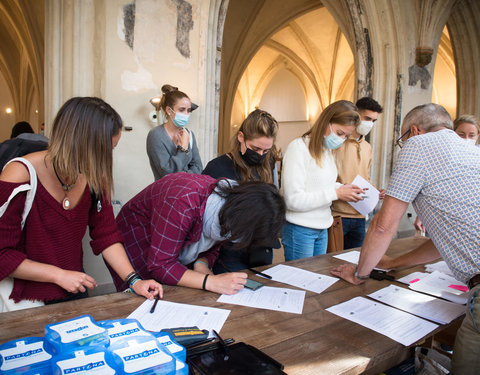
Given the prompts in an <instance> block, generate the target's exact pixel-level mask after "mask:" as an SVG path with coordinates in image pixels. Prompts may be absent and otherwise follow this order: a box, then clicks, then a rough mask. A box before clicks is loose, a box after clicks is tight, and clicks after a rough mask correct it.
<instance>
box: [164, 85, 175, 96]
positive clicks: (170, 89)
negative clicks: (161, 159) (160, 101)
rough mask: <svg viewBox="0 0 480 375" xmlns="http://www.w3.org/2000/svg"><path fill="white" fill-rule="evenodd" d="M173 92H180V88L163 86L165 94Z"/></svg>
mask: <svg viewBox="0 0 480 375" xmlns="http://www.w3.org/2000/svg"><path fill="white" fill-rule="evenodd" d="M173 91H178V87H174V86H172V85H168V84H167V85H163V86H162V92H163V93H164V94H168V93H169V92H173Z"/></svg>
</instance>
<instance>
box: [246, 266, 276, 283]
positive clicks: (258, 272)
mask: <svg viewBox="0 0 480 375" xmlns="http://www.w3.org/2000/svg"><path fill="white" fill-rule="evenodd" d="M247 269H248V270H250V271H252V272H253V273H256V274H257V275H260V276H263V277H266V278H267V279H270V280H271V279H272V276H270V275H267V274H266V273H263V272H260V271H257V270H254V269H253V268H250V267H248V268H247Z"/></svg>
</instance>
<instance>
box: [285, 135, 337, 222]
mask: <svg viewBox="0 0 480 375" xmlns="http://www.w3.org/2000/svg"><path fill="white" fill-rule="evenodd" d="M336 180H337V168H336V166H335V161H334V159H333V156H332V152H331V151H330V150H326V151H325V154H324V156H323V158H322V166H321V167H320V166H319V165H318V164H317V163H316V161H315V159H314V158H313V157H312V156H311V155H310V152H309V151H308V138H306V139H304V138H296V139H294V140H293V141H292V142H291V143H290V144H289V145H288V147H287V150H286V152H285V156H284V157H283V167H282V190H283V196H284V198H285V203H286V205H287V221H288V222H290V223H292V224H296V225H301V226H304V227H308V228H315V229H326V228H328V227H330V226H331V225H332V222H333V218H332V214H331V211H330V205H331V204H332V201H334V200H336V199H337V193H336V189H337V188H338V187H340V186H341V184H340V183H337V182H336Z"/></svg>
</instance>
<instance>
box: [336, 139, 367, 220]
mask: <svg viewBox="0 0 480 375" xmlns="http://www.w3.org/2000/svg"><path fill="white" fill-rule="evenodd" d="M333 156H334V158H335V162H336V165H337V171H338V178H337V181H338V182H340V183H341V184H351V183H352V181H353V179H354V178H355V177H357V175H358V174H359V175H360V176H362V177H363V178H364V179H365V180H367V181H370V165H371V164H372V146H370V143H368V142H367V141H366V140H365V138H364V137H361V138H360V139H359V140H357V139H355V138H354V137H352V136H351V137H349V138H348V139H347V140H346V141H345V143H344V144H343V145H342V147H340V148H339V149H337V150H335V151H334V152H333ZM332 212H333V215H334V216H341V217H348V218H357V219H361V218H364V217H365V216H363V215H362V214H360V213H359V212H358V211H357V210H356V209H355V208H353V207H352V206H351V205H350V204H348V203H347V202H345V201H341V200H337V201H335V202H333V205H332Z"/></svg>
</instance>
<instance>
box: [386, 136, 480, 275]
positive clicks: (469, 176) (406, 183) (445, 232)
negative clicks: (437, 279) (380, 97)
mask: <svg viewBox="0 0 480 375" xmlns="http://www.w3.org/2000/svg"><path fill="white" fill-rule="evenodd" d="M387 195H389V196H392V197H394V198H397V199H399V200H401V201H404V202H409V203H410V202H412V204H413V207H414V209H415V211H416V212H417V215H418V216H419V217H420V219H421V220H422V222H423V224H424V225H425V228H426V229H427V231H428V233H429V235H430V237H431V238H432V241H433V243H434V244H435V246H436V248H437V249H438V251H439V252H440V254H441V255H442V257H443V259H444V260H445V262H446V263H447V264H448V266H449V268H450V269H451V271H452V272H453V274H454V275H455V277H456V278H457V279H458V280H460V281H462V282H467V281H468V280H469V279H470V278H471V277H472V276H474V275H476V274H478V273H480V149H479V148H478V147H475V146H473V145H470V144H467V143H466V142H465V141H464V140H463V139H461V138H460V137H459V136H458V135H457V134H456V133H455V132H453V131H452V130H447V129H445V130H440V131H436V132H430V133H427V134H424V135H419V136H415V137H412V138H410V139H409V140H408V141H407V142H406V144H405V146H404V148H403V149H402V150H401V151H400V153H399V156H398V161H397V163H396V165H395V168H394V171H393V174H392V177H391V179H390V184H389V186H388V189H387Z"/></svg>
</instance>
